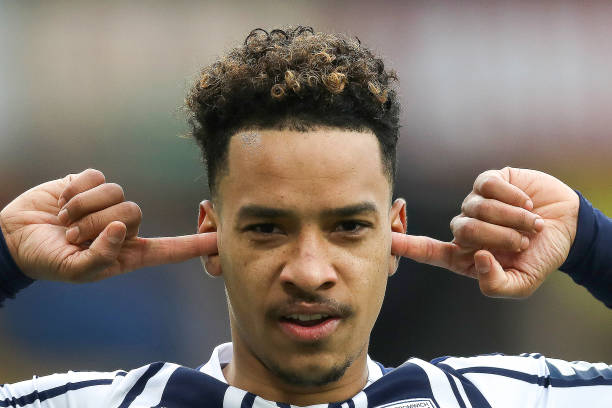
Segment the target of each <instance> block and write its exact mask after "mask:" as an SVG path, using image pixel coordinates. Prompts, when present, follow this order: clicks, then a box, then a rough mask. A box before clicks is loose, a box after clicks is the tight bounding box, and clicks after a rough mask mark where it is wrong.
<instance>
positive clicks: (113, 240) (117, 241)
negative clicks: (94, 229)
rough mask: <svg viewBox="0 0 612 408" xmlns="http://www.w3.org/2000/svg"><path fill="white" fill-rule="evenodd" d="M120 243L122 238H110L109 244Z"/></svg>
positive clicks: (110, 236)
mask: <svg viewBox="0 0 612 408" xmlns="http://www.w3.org/2000/svg"><path fill="white" fill-rule="evenodd" d="M119 241H121V237H118V236H116V235H109V236H108V242H110V243H111V244H118V243H119Z"/></svg>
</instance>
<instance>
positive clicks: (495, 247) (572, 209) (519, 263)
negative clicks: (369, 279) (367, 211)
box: [393, 167, 612, 306]
mask: <svg viewBox="0 0 612 408" xmlns="http://www.w3.org/2000/svg"><path fill="white" fill-rule="evenodd" d="M579 210H580V211H579ZM579 213H580V229H579V231H578V232H577V227H578V220H579ZM611 229H612V227H611V226H610V220H609V219H608V218H606V217H605V216H604V215H603V214H601V213H600V212H599V211H597V210H593V209H592V208H591V206H590V204H588V202H586V200H584V199H582V200H581V199H580V198H579V196H578V194H577V193H576V192H575V191H573V190H572V189H571V188H569V187H568V186H567V185H565V184H564V183H563V182H561V181H560V180H558V179H556V178H554V177H552V176H550V175H548V174H545V173H542V172H539V171H535V170H528V169H515V168H510V167H507V168H504V169H502V170H489V171H486V172H484V173H482V174H480V175H479V176H478V177H477V179H476V181H475V182H474V186H473V189H472V192H471V193H470V194H468V196H467V197H466V198H465V200H464V201H463V204H462V206H461V214H459V215H458V216H456V217H455V218H453V220H452V221H451V230H452V232H453V235H454V239H453V241H452V242H441V241H437V240H434V239H432V238H429V237H414V236H409V235H401V234H394V236H393V252H394V253H395V254H397V255H402V256H407V257H410V258H412V259H414V260H416V261H418V262H424V263H428V264H432V265H435V266H440V267H443V268H446V269H449V270H451V271H453V272H455V273H458V274H461V275H465V276H469V277H472V278H474V279H477V280H478V283H479V286H480V289H481V291H482V293H483V294H485V295H487V296H492V297H514V298H522V297H527V296H529V295H530V294H532V293H533V292H534V291H535V290H536V289H537V288H538V287H539V286H540V285H541V284H542V283H543V282H544V280H545V279H546V278H547V277H548V275H550V274H551V273H552V272H554V271H556V270H558V269H559V268H560V267H562V268H563V269H564V270H566V271H567V272H568V273H569V274H570V276H572V277H573V278H574V280H576V281H577V282H578V283H581V284H584V285H585V286H586V287H587V288H588V289H589V290H590V291H591V292H592V293H593V294H595V295H596V297H598V299H600V300H602V301H604V303H606V305H608V306H610V303H611V302H610V300H609V299H610V297H611V296H612V287H611V285H610V282H611V280H612V278H611V276H610V275H611V272H610V270H611V269H612V260H611V255H610V253H611V252H612V251H610V250H609V249H608V248H609V247H610V238H609V237H610V236H611V235H612V232H611ZM577 233H578V234H579V236H578V238H576V236H577ZM575 240H576V242H574V241H575ZM570 248H572V253H571V256H570ZM568 256H569V258H568ZM564 263H565V264H564ZM562 265H563V266H562Z"/></svg>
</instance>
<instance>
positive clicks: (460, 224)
mask: <svg viewBox="0 0 612 408" xmlns="http://www.w3.org/2000/svg"><path fill="white" fill-rule="evenodd" d="M476 229H477V226H476V223H474V222H473V221H469V220H457V222H455V230H454V231H453V234H454V235H455V238H457V240H459V241H471V240H472V239H473V237H474V235H476Z"/></svg>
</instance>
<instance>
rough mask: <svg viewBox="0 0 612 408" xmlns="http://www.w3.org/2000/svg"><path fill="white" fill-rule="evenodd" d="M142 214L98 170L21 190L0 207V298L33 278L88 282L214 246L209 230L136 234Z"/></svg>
mask: <svg viewBox="0 0 612 408" xmlns="http://www.w3.org/2000/svg"><path fill="white" fill-rule="evenodd" d="M141 217H142V215H141V212H140V208H139V207H138V205H136V204H135V203H133V202H129V201H125V197H124V194H123V189H122V188H121V187H120V186H119V185H117V184H113V183H106V180H105V178H104V175H103V174H102V173H101V172H99V171H97V170H92V169H88V170H85V171H84V172H82V173H80V174H77V175H68V176H66V177H64V178H63V179H58V180H53V181H49V182H47V183H44V184H41V185H39V186H36V187H34V188H32V189H30V190H28V191H27V192H25V193H23V194H22V195H20V196H19V197H17V198H16V199H15V200H13V201H12V202H11V203H10V204H9V205H7V206H6V207H5V208H4V209H3V210H2V211H0V232H1V235H2V237H3V239H2V240H0V301H1V300H2V299H3V298H6V297H12V296H14V295H15V293H16V292H17V291H18V290H20V289H22V288H24V287H25V286H27V285H28V284H29V283H31V282H32V281H33V280H34V279H47V280H60V281H66V282H74V283H82V282H91V281H96V280H100V279H105V278H109V277H111V276H115V275H117V274H121V273H125V272H129V271H131V270H134V269H139V268H142V267H145V266H153V265H161V264H168V263H176V262H182V261H185V260H187V259H190V258H193V257H196V256H201V255H212V254H215V253H216V251H217V240H216V234H214V233H207V234H195V235H187V236H181V237H167V238H142V237H139V236H138V229H139V227H140V221H141ZM20 271H21V272H20Z"/></svg>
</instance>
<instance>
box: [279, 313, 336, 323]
mask: <svg viewBox="0 0 612 408" xmlns="http://www.w3.org/2000/svg"><path fill="white" fill-rule="evenodd" d="M328 317H329V315H326V314H310V315H309V314H292V315H289V316H287V318H289V319H292V320H300V321H302V322H307V321H309V320H320V319H326V318H328Z"/></svg>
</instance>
